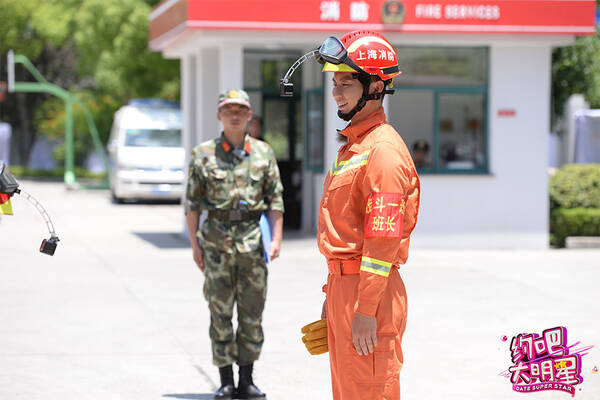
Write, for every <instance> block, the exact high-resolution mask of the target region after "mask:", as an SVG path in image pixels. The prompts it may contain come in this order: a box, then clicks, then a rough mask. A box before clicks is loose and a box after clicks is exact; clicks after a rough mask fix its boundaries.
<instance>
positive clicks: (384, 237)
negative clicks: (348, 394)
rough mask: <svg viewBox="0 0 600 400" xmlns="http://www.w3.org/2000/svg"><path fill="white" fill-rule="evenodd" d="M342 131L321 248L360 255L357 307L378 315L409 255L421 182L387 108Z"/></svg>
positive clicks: (324, 203)
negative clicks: (396, 272)
mask: <svg viewBox="0 0 600 400" xmlns="http://www.w3.org/2000/svg"><path fill="white" fill-rule="evenodd" d="M340 133H341V134H342V135H344V136H346V137H347V138H348V143H347V144H345V145H344V146H342V147H341V148H340V149H339V151H338V155H337V158H336V160H335V163H334V165H333V166H332V167H331V169H330V170H329V173H328V174H327V177H326V179H325V183H324V188H323V196H322V198H321V204H320V207H319V233H318V244H319V250H320V251H321V253H322V254H323V255H324V256H325V257H326V258H327V260H333V259H357V260H358V259H359V260H361V264H360V284H359V287H358V292H359V293H358V302H357V304H356V305H355V311H356V312H359V313H361V314H364V315H369V316H374V315H375V311H376V310H377V307H378V305H379V301H380V299H381V296H382V293H383V291H384V289H385V286H386V283H387V277H388V275H389V273H390V271H391V269H392V268H399V266H400V264H404V263H405V262H406V259H407V258H408V245H409V241H410V233H411V232H412V231H413V229H414V227H415V225H416V223H417V214H418V210H419V196H420V182H419V177H418V175H417V172H416V170H415V166H414V164H413V161H412V158H411V156H410V153H409V151H408V149H407V147H406V145H405V144H404V141H403V140H402V138H401V137H400V135H399V134H398V132H396V130H395V129H394V128H393V127H392V126H391V125H389V124H387V123H386V119H385V112H384V110H383V108H380V109H378V110H376V111H374V112H373V113H371V114H370V115H369V116H367V118H365V119H363V120H361V121H359V122H358V123H356V124H353V123H351V124H350V125H348V126H347V127H346V128H345V129H344V130H343V131H340Z"/></svg>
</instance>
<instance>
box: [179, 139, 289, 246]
mask: <svg viewBox="0 0 600 400" xmlns="http://www.w3.org/2000/svg"><path fill="white" fill-rule="evenodd" d="M282 194H283V186H282V184H281V180H280V179H279V168H278V167H277V161H276V160H275V154H274V153H273V150H272V149H271V147H270V146H269V145H268V144H267V143H265V142H262V141H260V140H256V139H253V138H251V137H250V136H248V135H246V138H245V142H244V146H243V148H238V149H234V148H233V146H232V145H231V144H230V143H229V142H228V141H227V140H226V139H225V136H224V135H223V134H221V136H220V137H219V138H217V139H213V140H209V141H207V142H204V143H201V144H199V145H198V146H196V147H195V148H194V150H193V151H192V156H191V158H190V165H189V179H188V184H187V189H186V200H185V212H186V213H187V212H188V211H202V210H208V211H210V210H215V209H218V210H235V209H239V208H241V207H245V208H246V209H247V210H249V211H255V210H261V211H266V210H279V211H282V212H283V197H282ZM197 236H198V237H200V238H201V240H202V246H203V247H205V246H210V247H214V248H219V249H220V250H222V251H224V252H227V253H233V252H234V246H235V249H237V251H238V252H242V253H245V252H250V251H254V250H257V249H259V248H260V247H261V237H260V229H259V227H258V220H257V219H254V220H248V221H243V222H230V221H223V220H219V219H217V218H210V217H209V218H207V219H206V220H205V221H204V223H203V224H202V227H201V228H200V230H199V232H197Z"/></svg>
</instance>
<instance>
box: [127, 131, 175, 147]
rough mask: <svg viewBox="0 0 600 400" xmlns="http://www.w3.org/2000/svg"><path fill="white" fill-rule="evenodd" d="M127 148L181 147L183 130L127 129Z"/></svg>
mask: <svg viewBox="0 0 600 400" xmlns="http://www.w3.org/2000/svg"><path fill="white" fill-rule="evenodd" d="M125 146H133V147H181V129H127V131H125Z"/></svg>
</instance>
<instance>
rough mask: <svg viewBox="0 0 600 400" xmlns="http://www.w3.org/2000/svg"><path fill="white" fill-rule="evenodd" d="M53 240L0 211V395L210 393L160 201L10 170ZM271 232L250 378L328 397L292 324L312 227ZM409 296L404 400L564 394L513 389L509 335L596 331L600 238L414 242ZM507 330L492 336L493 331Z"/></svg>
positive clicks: (305, 308)
mask: <svg viewBox="0 0 600 400" xmlns="http://www.w3.org/2000/svg"><path fill="white" fill-rule="evenodd" d="M20 183H21V186H22V187H23V188H24V189H25V190H27V191H28V192H29V193H31V194H33V195H34V196H35V197H36V198H38V199H39V200H40V201H41V202H42V203H43V204H44V206H45V207H46V208H47V210H48V212H49V213H50V215H51V217H52V218H53V221H54V224H55V226H56V229H57V233H58V235H59V237H60V239H61V241H60V243H59V246H58V249H57V251H56V255H55V256H54V257H48V256H46V255H43V254H40V253H39V252H38V247H39V244H40V242H41V239H42V238H44V237H47V233H46V232H45V225H44V223H43V221H42V219H41V217H39V215H38V214H37V212H36V211H35V210H34V209H33V207H31V206H30V205H29V204H28V203H26V201H25V199H23V198H19V197H16V198H14V199H13V208H14V211H15V215H14V216H2V217H0V399H3V400H4V399H6V400H12V399H28V400H37V399H57V400H58V399H77V400H84V399H90V400H97V399H103V400H106V399H128V400H129V399H132V400H137V399H140V400H141V399H144V400H150V399H162V400H165V399H199V400H202V399H211V398H212V395H211V393H212V392H213V391H214V390H215V388H216V386H217V385H218V371H217V370H216V368H215V367H214V366H212V363H211V356H210V348H209V346H210V345H209V340H208V321H209V316H208V309H207V307H206V303H205V301H204V299H203V296H202V280H203V277H202V274H201V273H200V272H199V271H198V270H197V269H196V268H195V267H194V265H193V262H192V258H191V251H190V249H189V248H188V246H187V243H185V242H183V241H181V240H180V239H179V238H178V237H177V233H178V232H179V231H180V229H181V228H182V226H183V219H182V210H181V208H180V206H178V205H173V204H142V205H132V204H124V205H114V204H111V203H110V200H109V195H108V192H107V191H67V190H65V189H64V186H62V185H61V184H58V183H43V182H33V181H21V182H20ZM289 236H290V235H287V237H284V244H283V248H282V256H281V258H280V259H279V260H277V261H275V262H274V263H273V264H272V265H271V267H270V276H269V293H268V299H267V308H266V310H265V315H264V327H265V336H266V342H265V346H264V350H263V355H262V357H261V360H260V361H259V362H258V363H257V364H256V372H255V377H256V379H255V380H256V382H257V384H258V385H259V386H260V387H261V388H262V389H263V390H265V391H266V392H267V393H268V395H269V397H268V398H269V399H270V400H288V399H290V400H295V399H298V400H300V399H314V400H321V399H328V398H331V390H330V381H329V370H328V360H327V357H326V356H318V357H311V356H309V355H308V353H307V352H306V350H305V349H304V347H303V345H302V344H301V342H300V334H299V329H300V327H301V326H302V325H304V324H305V323H308V322H311V321H313V320H315V319H317V318H318V317H319V315H320V309H321V303H322V300H323V295H322V293H321V286H322V284H323V283H324V281H325V278H326V270H325V267H324V264H323V260H322V257H321V256H320V255H319V253H318V251H317V249H316V242H315V240H314V239H313V238H290V237H289ZM401 275H402V277H403V279H404V281H405V284H406V287H407V290H408V298H409V316H408V325H407V331H406V334H405V336H404V345H403V348H404V353H405V366H404V368H403V370H402V374H401V385H402V398H403V399H409V400H412V399H419V400H421V399H440V398H444V399H513V398H514V399H524V398H532V399H554V398H556V399H559V398H560V399H562V398H566V397H565V396H568V395H566V394H564V393H559V392H541V393H536V394H517V393H514V392H512V391H511V385H510V383H509V381H508V380H507V379H506V378H502V377H500V376H498V374H499V373H500V372H502V371H503V370H506V369H507V368H508V367H509V366H510V351H509V349H508V345H509V341H510V337H512V335H516V334H517V333H520V332H537V333H541V331H542V330H544V329H546V328H551V327H554V326H557V325H563V326H566V327H567V329H568V338H569V344H572V343H573V342H576V341H581V345H600V321H599V316H600V303H599V296H598V293H599V292H600V289H599V285H600V251H599V250H597V249H581V250H547V251H523V250H519V251H516V250H515V251H509V250H507V251H482V250H476V251H464V250H461V251H451V250H419V249H414V250H413V251H412V252H411V257H410V259H409V262H408V264H407V265H406V266H404V267H403V268H402V270H401ZM504 335H506V336H508V337H509V341H507V342H503V341H502V336H504ZM594 365H597V366H598V367H600V355H599V351H598V349H597V348H594V349H592V350H591V352H590V354H589V355H587V356H584V358H583V369H582V376H583V378H584V382H583V384H582V385H579V387H580V388H581V389H582V390H581V391H578V392H577V394H576V398H579V399H600V373H597V374H593V373H592V372H591V370H592V368H593V366H594Z"/></svg>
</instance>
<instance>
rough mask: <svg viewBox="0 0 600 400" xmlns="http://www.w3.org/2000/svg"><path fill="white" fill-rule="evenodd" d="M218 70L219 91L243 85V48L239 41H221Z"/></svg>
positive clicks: (238, 87) (239, 87)
mask: <svg viewBox="0 0 600 400" xmlns="http://www.w3.org/2000/svg"><path fill="white" fill-rule="evenodd" d="M219 72H220V77H219V92H223V91H225V90H229V89H242V88H243V87H244V49H243V47H242V45H241V44H240V43H235V42H233V43H232V42H226V43H221V45H220V46H219Z"/></svg>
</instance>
